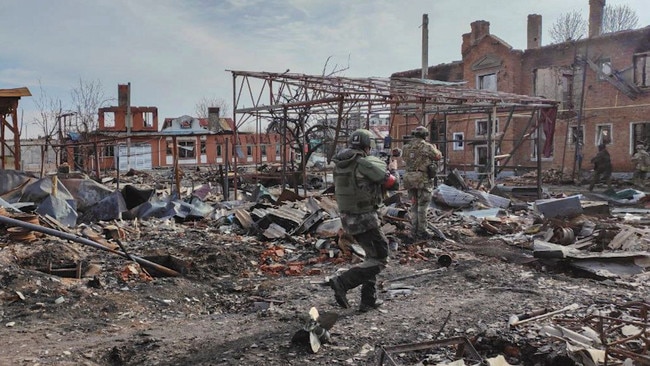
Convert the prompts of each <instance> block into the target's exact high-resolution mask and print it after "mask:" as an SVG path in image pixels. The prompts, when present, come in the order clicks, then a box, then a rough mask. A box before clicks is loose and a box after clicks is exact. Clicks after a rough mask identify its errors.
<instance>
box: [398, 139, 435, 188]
mask: <svg viewBox="0 0 650 366" xmlns="http://www.w3.org/2000/svg"><path fill="white" fill-rule="evenodd" d="M402 156H403V159H404V162H405V164H406V167H405V169H406V172H405V173H404V177H403V178H404V188H406V189H431V187H430V185H431V181H430V177H429V175H428V174H427V169H428V167H429V166H430V165H434V168H436V166H435V165H436V162H437V161H439V160H440V159H442V153H441V152H440V150H438V149H437V148H436V147H435V146H434V145H432V144H430V143H428V142H426V141H424V140H423V139H419V138H415V139H413V140H412V141H411V142H409V143H408V144H407V145H406V146H405V147H404V150H403V152H402Z"/></svg>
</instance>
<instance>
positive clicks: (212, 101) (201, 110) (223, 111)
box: [194, 97, 230, 118]
mask: <svg viewBox="0 0 650 366" xmlns="http://www.w3.org/2000/svg"><path fill="white" fill-rule="evenodd" d="M209 107H219V114H220V115H222V116H225V115H227V114H229V113H230V105H229V104H228V103H227V102H226V101H225V100H223V99H221V98H208V97H203V98H201V100H200V101H198V103H196V105H195V106H194V112H195V113H196V117H197V118H208V108H209Z"/></svg>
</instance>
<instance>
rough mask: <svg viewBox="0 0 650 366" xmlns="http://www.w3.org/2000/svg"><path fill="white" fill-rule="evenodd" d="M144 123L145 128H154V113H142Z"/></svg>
mask: <svg viewBox="0 0 650 366" xmlns="http://www.w3.org/2000/svg"><path fill="white" fill-rule="evenodd" d="M142 123H143V125H144V127H145V128H151V127H153V112H144V113H142Z"/></svg>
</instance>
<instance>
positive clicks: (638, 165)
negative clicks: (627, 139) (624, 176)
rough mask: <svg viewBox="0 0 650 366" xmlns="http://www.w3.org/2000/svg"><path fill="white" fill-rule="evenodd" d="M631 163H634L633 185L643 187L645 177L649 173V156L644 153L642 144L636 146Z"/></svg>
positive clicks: (646, 152)
mask: <svg viewBox="0 0 650 366" xmlns="http://www.w3.org/2000/svg"><path fill="white" fill-rule="evenodd" d="M632 162H633V163H634V165H635V167H634V176H633V179H634V184H636V185H637V186H639V187H643V186H644V184H645V176H646V173H647V172H648V171H650V154H648V151H646V149H645V146H643V144H637V145H636V153H634V155H632Z"/></svg>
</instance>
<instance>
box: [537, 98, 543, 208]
mask: <svg viewBox="0 0 650 366" xmlns="http://www.w3.org/2000/svg"><path fill="white" fill-rule="evenodd" d="M541 122H542V121H541V120H540V118H539V111H537V199H541V198H542V146H541V145H542V132H543V129H542V123H541Z"/></svg>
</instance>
